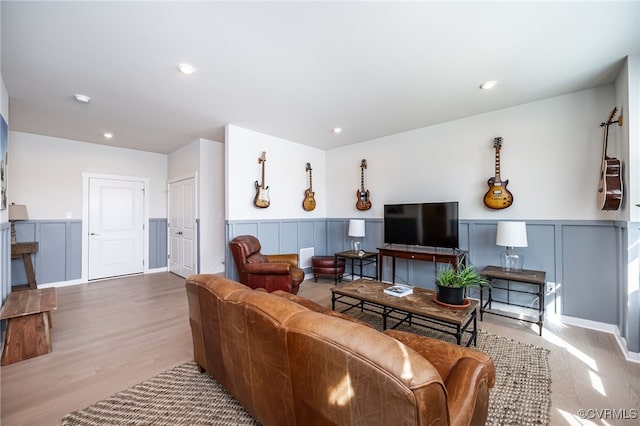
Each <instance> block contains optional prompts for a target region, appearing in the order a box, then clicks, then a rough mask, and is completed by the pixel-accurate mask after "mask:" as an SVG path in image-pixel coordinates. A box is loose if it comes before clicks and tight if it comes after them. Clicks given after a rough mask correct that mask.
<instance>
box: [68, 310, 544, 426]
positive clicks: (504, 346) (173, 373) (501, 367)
mask: <svg viewBox="0 0 640 426" xmlns="http://www.w3.org/2000/svg"><path fill="white" fill-rule="evenodd" d="M358 316H359V318H360V319H364V320H367V321H368V322H370V323H372V324H373V325H374V326H377V327H380V325H381V321H380V319H379V317H374V316H372V315H367V314H359V315H358ZM398 329H401V330H407V331H411V332H414V333H416V334H422V335H432V332H431V331H426V330H423V329H420V328H418V327H404V326H401V327H399V328H398ZM477 349H480V350H482V351H485V352H486V353H488V354H489V355H490V356H491V357H492V358H493V360H494V363H495V364H496V385H495V387H494V388H493V389H492V390H491V393H490V397H489V416H488V420H487V425H519V426H520V425H523V426H526V425H547V424H549V412H550V408H551V390H550V389H551V375H550V372H549V351H548V350H547V349H544V348H541V347H538V346H534V345H529V344H524V343H521V342H518V341H515V340H511V339H507V338H504V337H501V336H496V335H493V334H490V333H486V332H482V331H481V332H479V334H478V346H477ZM62 424H63V425H64V426H72V425H73V426H75V425H78V426H80V425H82V426H91V425H96V426H97V425H125V424H126V425H166V426H177V425H184V426H187V425H221V426H232V425H233V426H235V425H257V424H258V423H257V422H256V421H255V420H254V419H253V418H252V417H251V415H250V414H249V413H248V412H247V411H246V410H245V409H244V408H242V406H240V404H239V403H238V402H237V401H236V400H235V399H234V398H233V397H232V396H231V395H230V394H229V393H228V392H227V391H226V390H225V389H224V388H223V387H222V386H221V385H220V384H218V383H217V382H216V381H215V380H214V379H212V378H211V376H209V375H208V374H201V373H199V372H198V368H197V366H196V365H195V363H193V362H190V363H186V364H184V365H181V366H178V367H176V368H174V369H172V370H169V371H167V372H164V373H162V374H160V375H158V376H156V377H154V378H152V379H150V380H148V381H146V382H144V383H141V384H138V385H136V386H134V387H132V388H130V389H127V390H125V391H122V392H120V393H118V394H116V395H113V396H112V397H110V398H108V399H106V400H104V401H100V402H98V403H97V404H95V405H92V406H90V407H87V408H85V409H84V410H80V411H76V412H73V413H71V414H68V415H67V416H66V417H65V418H64V419H63V420H62Z"/></svg>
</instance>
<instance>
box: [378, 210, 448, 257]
mask: <svg viewBox="0 0 640 426" xmlns="http://www.w3.org/2000/svg"><path fill="white" fill-rule="evenodd" d="M384 242H385V243H386V244H406V245H417V246H426V247H444V248H458V202H457V201H452V202H444V203H413V204H385V206H384Z"/></svg>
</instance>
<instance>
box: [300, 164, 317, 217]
mask: <svg viewBox="0 0 640 426" xmlns="http://www.w3.org/2000/svg"><path fill="white" fill-rule="evenodd" d="M306 171H307V172H309V188H307V189H306V190H305V191H304V201H302V208H303V209H305V210H306V211H308V212H310V211H311V210H313V209H315V208H316V199H315V195H316V194H315V192H313V178H312V177H311V163H307V168H306Z"/></svg>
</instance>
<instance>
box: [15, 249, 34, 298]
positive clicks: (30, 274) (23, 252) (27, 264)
mask: <svg viewBox="0 0 640 426" xmlns="http://www.w3.org/2000/svg"><path fill="white" fill-rule="evenodd" d="M37 252H38V243H37V242H30V243H13V244H11V259H20V258H22V261H23V262H24V270H25V272H26V273H27V280H28V281H29V288H30V289H36V288H38V286H37V285H36V274H35V272H34V271H33V262H31V253H37Z"/></svg>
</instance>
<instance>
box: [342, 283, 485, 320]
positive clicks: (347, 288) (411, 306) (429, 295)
mask: <svg viewBox="0 0 640 426" xmlns="http://www.w3.org/2000/svg"><path fill="white" fill-rule="evenodd" d="M387 287H391V284H385V283H382V282H380V281H372V280H357V281H352V282H350V283H347V284H342V285H340V286H338V287H333V288H331V291H332V292H333V293H336V294H340V295H342V296H347V297H352V298H354V299H358V300H364V301H365V302H371V303H377V304H379V305H382V306H387V307H390V308H394V309H398V310H401V311H405V312H410V313H413V314H416V315H422V316H425V317H427V318H434V319H438V320H441V321H446V322H448V323H451V324H461V325H462V324H465V323H466V322H467V321H468V319H469V316H470V315H471V314H472V313H473V312H474V311H475V309H476V306H477V305H478V301H477V300H469V302H470V303H469V306H467V307H466V308H464V309H452V308H447V307H445V306H442V305H439V304H437V303H435V302H434V301H433V299H434V298H435V297H436V292H435V291H433V290H428V289H425V288H419V287H414V288H413V294H408V295H406V296H403V297H396V296H390V295H388V294H385V293H384V292H383V290H384V289H385V288H387Z"/></svg>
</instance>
